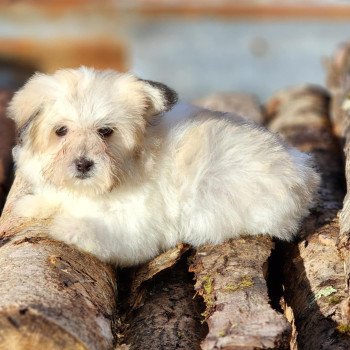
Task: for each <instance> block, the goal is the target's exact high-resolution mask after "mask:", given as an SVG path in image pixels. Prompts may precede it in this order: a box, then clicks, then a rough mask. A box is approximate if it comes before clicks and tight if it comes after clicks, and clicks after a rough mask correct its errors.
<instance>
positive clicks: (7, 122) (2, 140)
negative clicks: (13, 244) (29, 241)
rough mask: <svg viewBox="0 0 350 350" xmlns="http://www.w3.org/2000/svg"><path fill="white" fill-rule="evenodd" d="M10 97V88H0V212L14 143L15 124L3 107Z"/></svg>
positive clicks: (10, 179) (9, 183)
mask: <svg viewBox="0 0 350 350" xmlns="http://www.w3.org/2000/svg"><path fill="white" fill-rule="evenodd" d="M11 97H12V93H11V91H10V90H6V89H3V90H1V89H0V213H1V209H2V207H3V205H4V203H5V199H6V195H7V193H8V191H9V189H10V186H11V182H12V170H13V162H12V155H11V150H12V147H13V146H14V143H15V125H14V122H13V121H12V120H11V119H8V118H6V114H5V109H6V106H7V103H8V102H9V100H10V99H11Z"/></svg>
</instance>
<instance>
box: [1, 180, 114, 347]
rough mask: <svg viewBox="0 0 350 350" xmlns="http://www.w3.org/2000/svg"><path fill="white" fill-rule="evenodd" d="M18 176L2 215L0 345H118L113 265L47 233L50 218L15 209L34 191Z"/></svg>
mask: <svg viewBox="0 0 350 350" xmlns="http://www.w3.org/2000/svg"><path fill="white" fill-rule="evenodd" d="M28 191H29V189H28V185H27V184H26V183H25V182H24V181H23V180H22V179H21V178H19V177H17V178H16V179H15V181H14V184H13V186H12V189H11V191H10V194H9V197H8V199H7V202H6V205H5V208H4V211H3V214H2V216H1V218H0V246H1V247H0V266H1V269H0V281H1V283H0V349H4V350H5V349H11V350H26V349H48V350H53V349H57V350H58V349H60V350H62V349H84V350H87V349H89V350H103V349H112V347H113V343H114V338H113V332H112V323H113V317H114V311H115V308H116V279H115V278H116V276H115V271H114V269H113V267H112V266H109V265H107V264H104V263H102V262H100V261H99V260H97V259H96V258H94V257H93V256H91V255H88V254H84V253H82V252H80V251H78V250H76V249H74V248H73V247H70V246H68V245H65V244H64V243H61V242H57V241H54V240H52V239H50V238H48V237H47V235H46V233H47V230H48V226H49V225H50V220H37V219H35V220H34V219H22V218H18V217H16V216H14V215H13V213H12V206H13V203H14V201H15V200H16V198H18V197H20V196H22V195H24V194H26V193H28Z"/></svg>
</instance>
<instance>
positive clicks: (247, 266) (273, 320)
mask: <svg viewBox="0 0 350 350" xmlns="http://www.w3.org/2000/svg"><path fill="white" fill-rule="evenodd" d="M197 103H198V104H200V105H201V106H204V107H206V108H209V109H215V110H220V111H229V112H233V113H238V114H241V115H242V116H244V117H245V118H247V119H251V120H254V121H256V122H260V123H262V122H263V120H264V117H263V114H262V112H261V107H260V104H259V102H258V100H257V99H256V97H254V96H251V95H244V94H216V95H213V96H209V97H208V98H207V99H204V100H200V101H197ZM273 249H274V243H273V241H272V239H271V238H270V237H247V238H242V239H238V240H232V241H231V242H227V243H224V244H221V245H218V246H212V245H207V246H203V247H202V248H201V249H199V250H198V251H197V252H196V254H195V256H194V259H193V264H192V265H191V268H190V271H192V272H194V274H195V280H196V284H195V289H196V292H197V293H198V294H199V295H200V296H202V297H203V300H204V303H205V311H204V312H203V317H204V318H205V320H206V322H207V323H208V328H209V332H208V334H207V336H206V338H205V339H204V340H203V342H202V344H201V348H202V349H203V350H209V349H227V350H228V349H230V350H232V349H268V348H269V349H286V348H288V343H289V336H290V325H289V324H288V322H287V320H286V319H285V318H284V317H283V315H282V314H280V313H278V312H277V311H276V310H274V309H273V308H272V307H271V304H270V300H269V295H268V286H267V280H266V279H267V275H268V260H269V257H270V256H271V254H272V251H273Z"/></svg>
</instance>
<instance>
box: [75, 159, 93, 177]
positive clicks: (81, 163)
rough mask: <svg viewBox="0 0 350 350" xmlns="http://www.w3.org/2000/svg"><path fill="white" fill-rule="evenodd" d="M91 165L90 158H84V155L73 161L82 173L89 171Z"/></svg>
mask: <svg viewBox="0 0 350 350" xmlns="http://www.w3.org/2000/svg"><path fill="white" fill-rule="evenodd" d="M93 166H94V162H93V161H92V160H90V159H87V158H85V157H81V158H78V159H77V160H76V161H75V167H76V168H77V170H78V171H79V172H80V173H82V174H84V173H87V172H88V171H90V170H91V168H92V167H93Z"/></svg>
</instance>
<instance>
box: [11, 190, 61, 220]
mask: <svg viewBox="0 0 350 350" xmlns="http://www.w3.org/2000/svg"><path fill="white" fill-rule="evenodd" d="M13 210H14V213H15V215H17V216H19V217H27V218H37V219H45V218H49V217H50V216H52V215H53V213H54V212H55V211H56V210H57V207H54V206H53V205H52V204H51V203H49V202H48V201H47V200H46V199H45V198H44V197H42V196H35V195H27V196H23V197H21V198H19V199H18V200H17V201H16V202H15V205H14V209H13Z"/></svg>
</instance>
